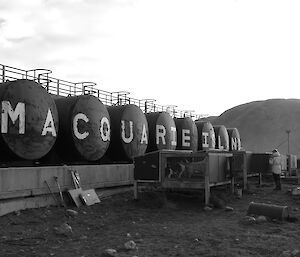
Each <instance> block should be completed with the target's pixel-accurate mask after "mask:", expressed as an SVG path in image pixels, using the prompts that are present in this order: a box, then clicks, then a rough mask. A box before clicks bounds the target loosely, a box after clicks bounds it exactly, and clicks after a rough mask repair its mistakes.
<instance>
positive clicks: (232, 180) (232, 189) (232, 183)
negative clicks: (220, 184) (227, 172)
mask: <svg viewBox="0 0 300 257" xmlns="http://www.w3.org/2000/svg"><path fill="white" fill-rule="evenodd" d="M230 186H231V193H232V194H234V176H232V177H231V185H230Z"/></svg>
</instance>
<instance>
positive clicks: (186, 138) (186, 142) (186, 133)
mask: <svg viewBox="0 0 300 257" xmlns="http://www.w3.org/2000/svg"><path fill="white" fill-rule="evenodd" d="M182 146H186V147H190V146H191V137H190V130H189V129H183V130H182Z"/></svg>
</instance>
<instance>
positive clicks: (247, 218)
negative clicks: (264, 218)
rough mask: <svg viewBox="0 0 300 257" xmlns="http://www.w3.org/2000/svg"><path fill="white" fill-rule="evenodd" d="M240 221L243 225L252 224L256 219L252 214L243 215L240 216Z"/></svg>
mask: <svg viewBox="0 0 300 257" xmlns="http://www.w3.org/2000/svg"><path fill="white" fill-rule="evenodd" d="M241 222H242V223H243V224H245V225H252V224H254V223H255V222H256V219H255V218H254V217H252V216H245V217H244V218H242V220H241Z"/></svg>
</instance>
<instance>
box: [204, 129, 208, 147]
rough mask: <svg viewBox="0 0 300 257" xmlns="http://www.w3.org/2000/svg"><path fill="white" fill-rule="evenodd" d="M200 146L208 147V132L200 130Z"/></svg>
mask: <svg viewBox="0 0 300 257" xmlns="http://www.w3.org/2000/svg"><path fill="white" fill-rule="evenodd" d="M202 147H209V144H208V132H202Z"/></svg>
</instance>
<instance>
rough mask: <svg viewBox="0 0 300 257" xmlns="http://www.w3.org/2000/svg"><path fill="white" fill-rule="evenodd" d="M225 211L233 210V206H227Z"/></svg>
mask: <svg viewBox="0 0 300 257" xmlns="http://www.w3.org/2000/svg"><path fill="white" fill-rule="evenodd" d="M225 211H233V208H232V207H230V206H226V207H225Z"/></svg>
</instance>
